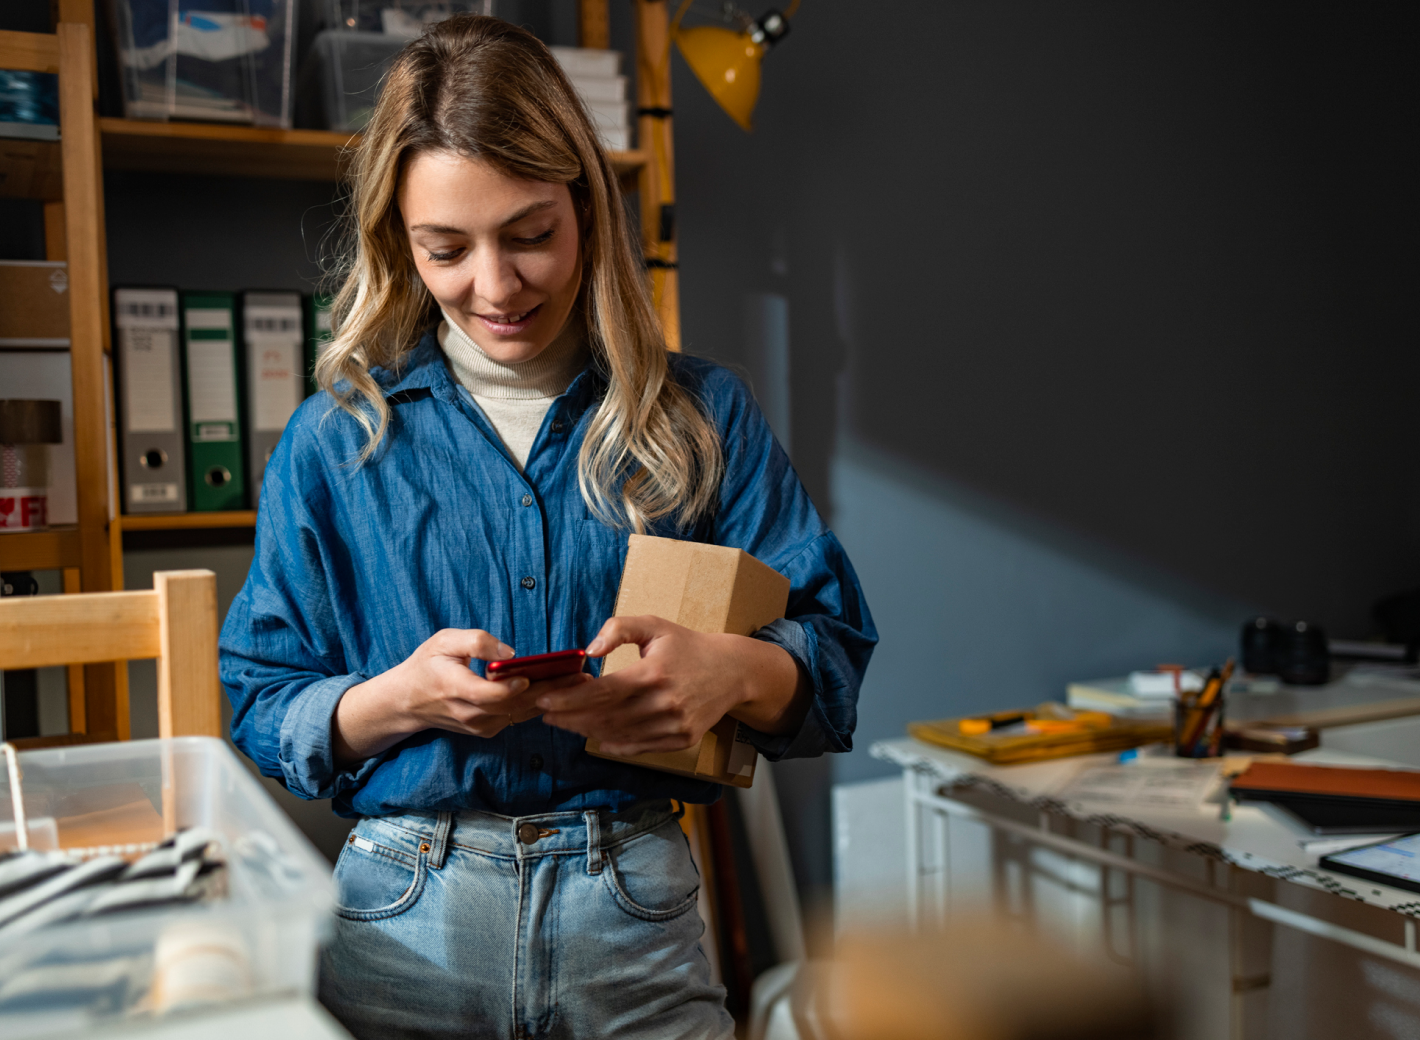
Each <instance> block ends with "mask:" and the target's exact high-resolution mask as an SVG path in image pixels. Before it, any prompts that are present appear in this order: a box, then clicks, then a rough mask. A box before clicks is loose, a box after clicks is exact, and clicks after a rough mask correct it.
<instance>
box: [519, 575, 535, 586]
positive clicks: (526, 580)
mask: <svg viewBox="0 0 1420 1040" xmlns="http://www.w3.org/2000/svg"><path fill="white" fill-rule="evenodd" d="M518 584H519V585H521V586H522V587H523V588H525V589H535V588H537V579H536V578H534V577H532V576H531V575H529V576H528V577H526V578H524V579H523V580H522V581H520V582H518Z"/></svg>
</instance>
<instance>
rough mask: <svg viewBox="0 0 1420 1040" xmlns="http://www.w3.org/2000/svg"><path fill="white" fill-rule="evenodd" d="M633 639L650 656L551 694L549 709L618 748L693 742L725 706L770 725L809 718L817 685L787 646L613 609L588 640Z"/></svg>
mask: <svg viewBox="0 0 1420 1040" xmlns="http://www.w3.org/2000/svg"><path fill="white" fill-rule="evenodd" d="M625 643H634V644H636V645H637V646H639V647H640V649H641V659H640V660H639V661H636V662H635V663H633V664H629V665H626V666H625V667H624V668H621V669H620V670H618V671H616V672H613V673H612V674H611V675H607V676H603V677H601V678H597V679H589V680H587V681H585V682H583V683H582V684H581V685H579V686H574V687H572V688H570V689H566V690H559V691H556V692H552V693H548V694H545V695H544V696H542V697H540V698H538V701H537V706H538V707H539V708H541V709H542V710H543V716H542V719H543V721H544V722H546V723H548V724H549V725H552V726H558V727H560V728H562V729H567V730H571V731H572V732H574V733H580V734H582V735H583V736H586V737H592V738H595V739H596V740H597V741H599V742H600V743H601V750H602V751H605V752H607V753H609V754H614V755H638V754H641V753H643V752H647V751H680V750H682V749H684V748H688V747H694V746H695V745H696V744H698V743H699V742H700V739H701V738H702V737H703V736H705V733H706V731H707V730H709V729H710V727H712V726H714V725H715V723H717V722H719V721H720V720H721V719H722V718H724V717H725V716H726V715H732V716H734V717H735V718H737V719H739V720H740V721H742V722H744V723H747V724H748V725H750V726H753V727H754V728H755V729H757V730H760V731H761V732H765V733H790V732H793V731H794V730H796V729H797V728H798V726H799V724H800V723H801V722H802V721H803V717H804V713H805V711H807V709H808V700H809V696H810V688H809V685H808V682H807V679H806V677H803V676H801V674H800V671H799V666H798V663H797V662H796V661H795V660H794V658H793V657H792V656H790V655H789V653H788V652H787V651H786V650H784V649H783V648H782V647H778V646H775V645H774V644H773V643H766V642H764V641H762V640H758V639H751V638H749V637H748V636H732V635H723V634H707V633H704V632H696V631H693V630H691V629H689V628H684V627H682V626H680V625H677V624H675V623H674V622H670V621H666V620H664V619H662V618H658V617H652V616H645V617H629V618H612V619H611V620H610V621H608V622H607V623H606V624H605V625H603V626H602V630H601V631H600V632H599V633H597V637H596V638H595V639H594V640H592V642H591V643H590V644H589V645H588V646H587V654H588V655H589V656H591V657H604V656H605V655H607V654H609V653H611V651H612V650H614V649H616V648H617V647H618V646H621V645H623V644H625Z"/></svg>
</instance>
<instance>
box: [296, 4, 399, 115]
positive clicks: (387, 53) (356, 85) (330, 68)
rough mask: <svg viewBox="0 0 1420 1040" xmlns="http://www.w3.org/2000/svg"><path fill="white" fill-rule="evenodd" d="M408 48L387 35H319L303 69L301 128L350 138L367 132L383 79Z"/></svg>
mask: <svg viewBox="0 0 1420 1040" xmlns="http://www.w3.org/2000/svg"><path fill="white" fill-rule="evenodd" d="M405 43H406V41H405V40H403V39H401V38H400V37H398V36H389V35H387V34H385V33H374V32H354V31H351V32H338V31H335V30H331V29H327V30H325V31H324V32H321V33H318V34H317V35H316V38H315V42H314V43H312V44H311V52H310V54H308V55H307V56H306V61H305V65H303V66H302V68H301V89H300V102H299V108H298V112H297V121H298V122H299V124H300V125H301V126H303V127H312V128H315V129H320V130H338V131H340V132H342V133H350V134H353V133H358V132H359V131H360V130H363V129H364V128H365V124H366V123H368V122H369V121H370V116H371V115H372V114H373V113H374V111H375V102H376V101H377V100H378V99H379V96H380V84H381V82H382V81H383V80H384V75H385V73H386V72H387V71H388V70H389V67H390V63H391V62H392V61H394V57H395V55H396V54H398V53H399V52H400V51H401V50H402V49H403V48H404V45H405Z"/></svg>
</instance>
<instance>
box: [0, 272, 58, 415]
mask: <svg viewBox="0 0 1420 1040" xmlns="http://www.w3.org/2000/svg"><path fill="white" fill-rule="evenodd" d="M0 300H3V301H4V306H0V349H3V348H8V349H11V350H15V349H20V350H25V349H28V350H67V349H69V265H68V264H66V263H65V262H64V261H62V260H0ZM5 396H6V397H9V396H12V395H10V394H8V393H7V394H6V395H5Z"/></svg>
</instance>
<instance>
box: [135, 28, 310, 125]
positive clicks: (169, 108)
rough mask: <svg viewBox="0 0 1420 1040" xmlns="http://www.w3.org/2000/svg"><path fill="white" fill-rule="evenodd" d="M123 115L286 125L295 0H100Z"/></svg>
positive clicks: (289, 118)
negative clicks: (109, 29)
mask: <svg viewBox="0 0 1420 1040" xmlns="http://www.w3.org/2000/svg"><path fill="white" fill-rule="evenodd" d="M108 2H109V6H110V14H111V19H112V23H113V27H114V36H115V38H116V39H115V43H116V46H117V51H118V64H119V70H120V72H121V73H122V79H123V112H124V115H126V116H127V117H128V118H129V119H158V120H168V119H196V120H202V121H206V122H224V123H254V124H256V125H258V126H278V127H289V126H290V125H291V88H292V82H291V78H292V77H291V55H292V47H293V45H294V43H295V17H296V0H203V2H202V4H201V10H195V9H193V8H191V6H189V5H180V4H179V2H178V0H108Z"/></svg>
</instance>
